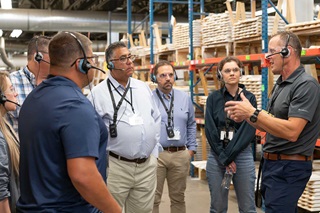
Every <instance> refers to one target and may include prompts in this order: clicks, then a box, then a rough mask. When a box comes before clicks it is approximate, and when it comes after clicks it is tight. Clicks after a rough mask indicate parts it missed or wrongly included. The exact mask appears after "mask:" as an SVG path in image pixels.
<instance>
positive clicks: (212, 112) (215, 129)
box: [205, 56, 257, 213]
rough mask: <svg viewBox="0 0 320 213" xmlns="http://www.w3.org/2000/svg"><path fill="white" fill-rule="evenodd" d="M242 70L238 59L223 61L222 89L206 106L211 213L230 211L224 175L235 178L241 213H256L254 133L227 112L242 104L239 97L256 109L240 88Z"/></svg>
mask: <svg viewBox="0 0 320 213" xmlns="http://www.w3.org/2000/svg"><path fill="white" fill-rule="evenodd" d="M242 67H243V65H242V63H241V61H240V60H239V59H238V58H236V57H233V56H230V57H229V56H228V57H226V58H224V59H223V60H222V61H221V62H220V63H219V65H218V73H217V75H218V79H219V80H220V81H221V85H222V86H221V89H219V90H216V91H214V92H212V93H211V94H210V95H209V97H208V99H207V103H206V115H205V131H206V137H207V140H208V142H209V144H210V147H211V151H210V154H209V157H208V161H207V169H206V171H207V177H208V183H209V189H210V195H211V206H210V213H212V212H219V213H224V212H227V210H228V192H229V191H228V190H227V189H228V187H227V188H225V187H224V186H222V182H223V178H224V175H225V173H228V174H229V175H230V176H231V178H232V182H233V185H234V188H235V191H236V195H237V200H238V206H239V212H246V213H249V212H250V213H251V212H256V208H255V203H254V184H255V166H254V161H253V155H252V149H251V146H250V144H251V142H252V141H253V140H254V137H255V129H254V128H253V127H252V126H250V125H249V124H248V123H247V122H245V121H243V122H240V123H236V122H234V121H232V120H231V119H229V118H228V116H227V113H226V112H224V108H225V106H224V105H225V103H226V102H227V101H230V100H235V101H241V98H240V93H243V94H244V95H245V96H246V97H247V99H249V100H250V102H251V104H252V105H254V106H255V107H256V106H257V103H256V98H255V96H254V95H253V94H252V93H251V92H249V91H247V90H246V89H245V87H244V85H242V84H239V80H240V77H241V72H242Z"/></svg>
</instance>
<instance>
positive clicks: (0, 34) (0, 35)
mask: <svg viewBox="0 0 320 213" xmlns="http://www.w3.org/2000/svg"><path fill="white" fill-rule="evenodd" d="M2 35H3V31H2V30H1V29H0V37H2Z"/></svg>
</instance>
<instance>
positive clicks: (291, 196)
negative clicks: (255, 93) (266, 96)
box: [225, 32, 320, 213]
mask: <svg viewBox="0 0 320 213" xmlns="http://www.w3.org/2000/svg"><path fill="white" fill-rule="evenodd" d="M301 50H302V47H301V43H300V40H299V38H298V37H297V36H296V35H295V34H293V33H290V32H280V33H278V34H276V35H274V36H273V37H272V38H271V39H270V42H269V54H268V55H267V58H268V59H269V60H270V65H271V66H270V69H271V71H272V72H273V73H274V74H280V77H279V78H278V80H277V82H276V85H275V86H274V89H273V92H272V95H271V97H270V100H269V103H268V108H267V111H261V112H260V110H258V109H255V108H254V107H252V106H251V104H250V103H249V102H248V100H247V99H246V98H245V97H244V96H241V97H242V100H243V101H241V102H235V101H230V102H227V103H226V106H227V107H226V109H225V110H226V112H228V114H229V116H230V117H231V118H232V119H234V120H235V121H240V120H244V119H246V120H247V122H249V123H250V124H251V125H252V126H254V127H256V128H258V129H260V130H264V131H266V132H267V136H266V143H265V145H264V147H263V152H264V154H263V157H264V165H263V168H262V183H261V192H262V195H263V196H264V198H265V206H266V213H271V212H272V213H287V212H297V203H298V199H299V197H300V196H301V194H302V192H303V190H304V188H305V186H306V184H307V182H308V181H309V178H310V176H311V173H312V161H311V160H312V155H313V150H314V147H315V143H316V141H317V138H318V136H319V129H320V87H319V83H318V81H317V80H316V79H314V78H313V77H311V75H309V74H307V73H306V72H305V69H304V67H303V66H302V65H301V62H300V56H301Z"/></svg>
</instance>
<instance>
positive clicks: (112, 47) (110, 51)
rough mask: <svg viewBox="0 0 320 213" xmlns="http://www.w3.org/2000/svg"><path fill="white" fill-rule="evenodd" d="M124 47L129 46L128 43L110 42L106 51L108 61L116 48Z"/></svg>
mask: <svg viewBox="0 0 320 213" xmlns="http://www.w3.org/2000/svg"><path fill="white" fill-rule="evenodd" d="M122 47H127V45H126V44H125V43H124V42H122V41H117V42H113V43H112V44H110V45H109V46H108V48H107V49H106V52H105V55H106V62H107V63H108V62H109V61H110V59H111V58H112V56H113V52H114V50H116V49H118V48H122Z"/></svg>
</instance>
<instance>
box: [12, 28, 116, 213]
mask: <svg viewBox="0 0 320 213" xmlns="http://www.w3.org/2000/svg"><path fill="white" fill-rule="evenodd" d="M49 55H50V56H51V57H52V60H51V62H50V63H51V65H50V75H49V76H48V79H47V80H45V81H44V82H42V83H41V84H40V85H39V86H37V87H36V88H35V89H34V90H33V91H32V92H31V93H30V94H29V96H28V97H27V99H26V100H25V102H24V104H23V106H22V108H21V111H20V117H19V136H20V143H21V146H20V149H21V158H20V183H21V197H20V199H19V201H18V203H17V211H18V212H100V211H103V212H108V213H109V212H113V213H120V212H121V208H120V206H119V205H118V204H117V202H116V201H115V200H114V198H113V197H112V195H111V194H110V193H109V191H108V188H107V186H106V183H105V179H106V146H107V139H108V132H107V129H106V127H105V125H104V123H103V121H102V119H101V118H100V116H99V115H98V114H97V113H96V111H95V109H94V108H93V107H92V104H91V103H90V102H89V101H88V99H87V98H86V97H85V96H84V95H83V94H82V92H81V89H82V88H83V87H85V86H86V85H88V84H89V82H91V81H92V78H93V72H92V70H91V69H90V68H91V64H90V63H92V59H93V58H94V56H93V53H92V48H91V41H90V40H89V39H88V38H87V37H85V36H83V35H81V34H79V33H69V32H61V33H58V34H57V35H56V36H54V37H53V39H52V40H51V42H50V44H49Z"/></svg>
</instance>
